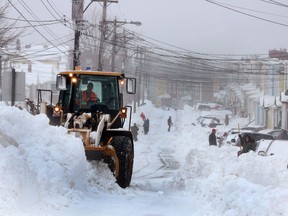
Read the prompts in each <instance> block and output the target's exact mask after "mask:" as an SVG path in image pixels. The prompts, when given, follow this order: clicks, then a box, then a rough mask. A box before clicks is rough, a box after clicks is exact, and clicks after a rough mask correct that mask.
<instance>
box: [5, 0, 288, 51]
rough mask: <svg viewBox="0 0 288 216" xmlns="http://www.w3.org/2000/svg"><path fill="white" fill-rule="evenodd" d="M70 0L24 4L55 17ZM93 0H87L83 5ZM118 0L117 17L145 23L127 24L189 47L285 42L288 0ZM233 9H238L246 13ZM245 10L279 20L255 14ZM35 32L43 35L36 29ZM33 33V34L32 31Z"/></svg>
mask: <svg viewBox="0 0 288 216" xmlns="http://www.w3.org/2000/svg"><path fill="white" fill-rule="evenodd" d="M6 1H8V0H6ZM10 1H12V0H10ZM12 2H14V5H15V6H16V7H17V8H18V9H19V10H20V11H22V12H23V11H24V9H23V2H24V0H18V1H15V0H14V1H12ZM43 2H44V3H45V4H46V7H48V8H49V7H50V6H51V5H52V6H53V7H54V9H55V11H54V10H53V9H51V8H50V11H51V12H50V13H49V12H47V14H46V12H45V11H47V8H45V7H44V5H43ZM71 2H72V1H71V0H61V1H59V0H42V1H35V0H25V4H26V6H28V7H29V8H31V9H32V10H33V11H34V13H35V14H37V15H38V16H39V17H44V15H45V14H46V15H47V19H51V17H52V15H51V14H54V15H56V11H57V12H58V13H59V14H60V13H63V14H65V15H66V16H67V17H71ZM89 2H90V1H87V0H86V1H85V5H87V4H88V3H89ZM118 2H119V3H118V4H116V3H112V4H110V5H109V7H108V11H107V13H108V14H107V16H108V18H109V19H114V17H115V16H116V17H117V19H118V20H126V21H140V22H141V23H142V26H140V27H136V26H132V25H126V27H127V28H130V29H133V30H134V31H137V32H138V33H140V34H142V35H145V36H147V37H151V38H153V39H156V40H159V41H162V42H164V43H168V44H171V45H174V46H178V47H182V48H185V49H188V50H191V51H195V52H201V53H217V54H222V53H223V54H266V53H268V50H270V49H280V48H287V44H288V16H286V15H285V14H287V12H288V8H287V7H284V6H279V5H275V4H274V5H273V4H271V3H267V2H264V1H261V0H218V1H217V3H221V4H222V5H223V6H224V7H229V8H230V9H228V8H224V7H221V6H219V5H216V4H213V3H211V2H208V1H206V0H177V1H172V0H157V1H155V0H118ZM282 2H283V3H284V1H282ZM21 8H22V9H21ZM40 8H41V9H40ZM231 9H233V10H237V11H240V12H241V13H242V14H240V13H237V12H236V11H233V10H231ZM13 10H14V12H13ZM101 10H102V8H101V6H100V4H99V3H97V2H93V3H92V4H91V5H90V7H89V8H88V9H87V11H86V13H87V14H89V13H91V12H92V11H97V12H99V16H101V14H100V13H101ZM17 13H18V12H15V8H13V7H12V8H11V9H10V14H11V15H12V14H13V16H17ZM23 13H24V12H23ZM243 13H246V14H249V15H252V16H256V17H259V18H261V19H265V20H269V21H272V22H278V23H280V24H275V23H271V22H268V21H264V20H260V19H257V18H253V17H251V16H248V15H244V14H243ZM30 14H31V13H30ZM18 16H19V13H18ZM27 16H28V15H27ZM286 25H287V26H286ZM50 28H52V26H51V27H50ZM61 28H62V27H61ZM55 33H56V34H57V32H55ZM62 33H63V32H62ZM35 34H38V35H39V33H36V32H35ZM59 34H60V32H59ZM29 38H30V39H31V36H29Z"/></svg>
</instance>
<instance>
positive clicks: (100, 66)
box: [97, 0, 118, 71]
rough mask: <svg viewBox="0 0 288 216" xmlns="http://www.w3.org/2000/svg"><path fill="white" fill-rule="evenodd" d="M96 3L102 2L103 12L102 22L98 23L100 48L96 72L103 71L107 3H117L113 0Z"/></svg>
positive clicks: (101, 0) (102, 0) (100, 0)
mask: <svg viewBox="0 0 288 216" xmlns="http://www.w3.org/2000/svg"><path fill="white" fill-rule="evenodd" d="M97 1H98V2H103V6H102V7H103V12H102V20H101V23H100V33H101V37H100V46H99V55H98V71H102V70H103V55H104V43H105V41H106V26H107V22H106V17H107V7H108V3H118V1H115V0H97Z"/></svg>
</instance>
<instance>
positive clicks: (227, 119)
mask: <svg viewBox="0 0 288 216" xmlns="http://www.w3.org/2000/svg"><path fill="white" fill-rule="evenodd" d="M228 124H229V117H228V115H227V114H226V115H225V125H226V126H227V125H228Z"/></svg>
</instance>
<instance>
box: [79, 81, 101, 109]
mask: <svg viewBox="0 0 288 216" xmlns="http://www.w3.org/2000/svg"><path fill="white" fill-rule="evenodd" d="M79 93H80V95H79V96H78V101H79V99H80V107H81V108H89V107H90V106H91V105H92V104H93V103H95V102H98V101H99V99H98V98H97V94H96V93H95V92H94V91H93V83H92V82H89V83H88V85H87V89H86V90H84V91H83V92H79ZM76 104H79V102H77V101H76Z"/></svg>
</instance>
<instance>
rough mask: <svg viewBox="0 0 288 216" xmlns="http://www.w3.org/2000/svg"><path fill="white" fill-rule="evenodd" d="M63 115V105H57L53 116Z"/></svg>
mask: <svg viewBox="0 0 288 216" xmlns="http://www.w3.org/2000/svg"><path fill="white" fill-rule="evenodd" d="M60 116H61V107H60V106H59V105H56V106H55V107H54V109H53V117H60Z"/></svg>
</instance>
